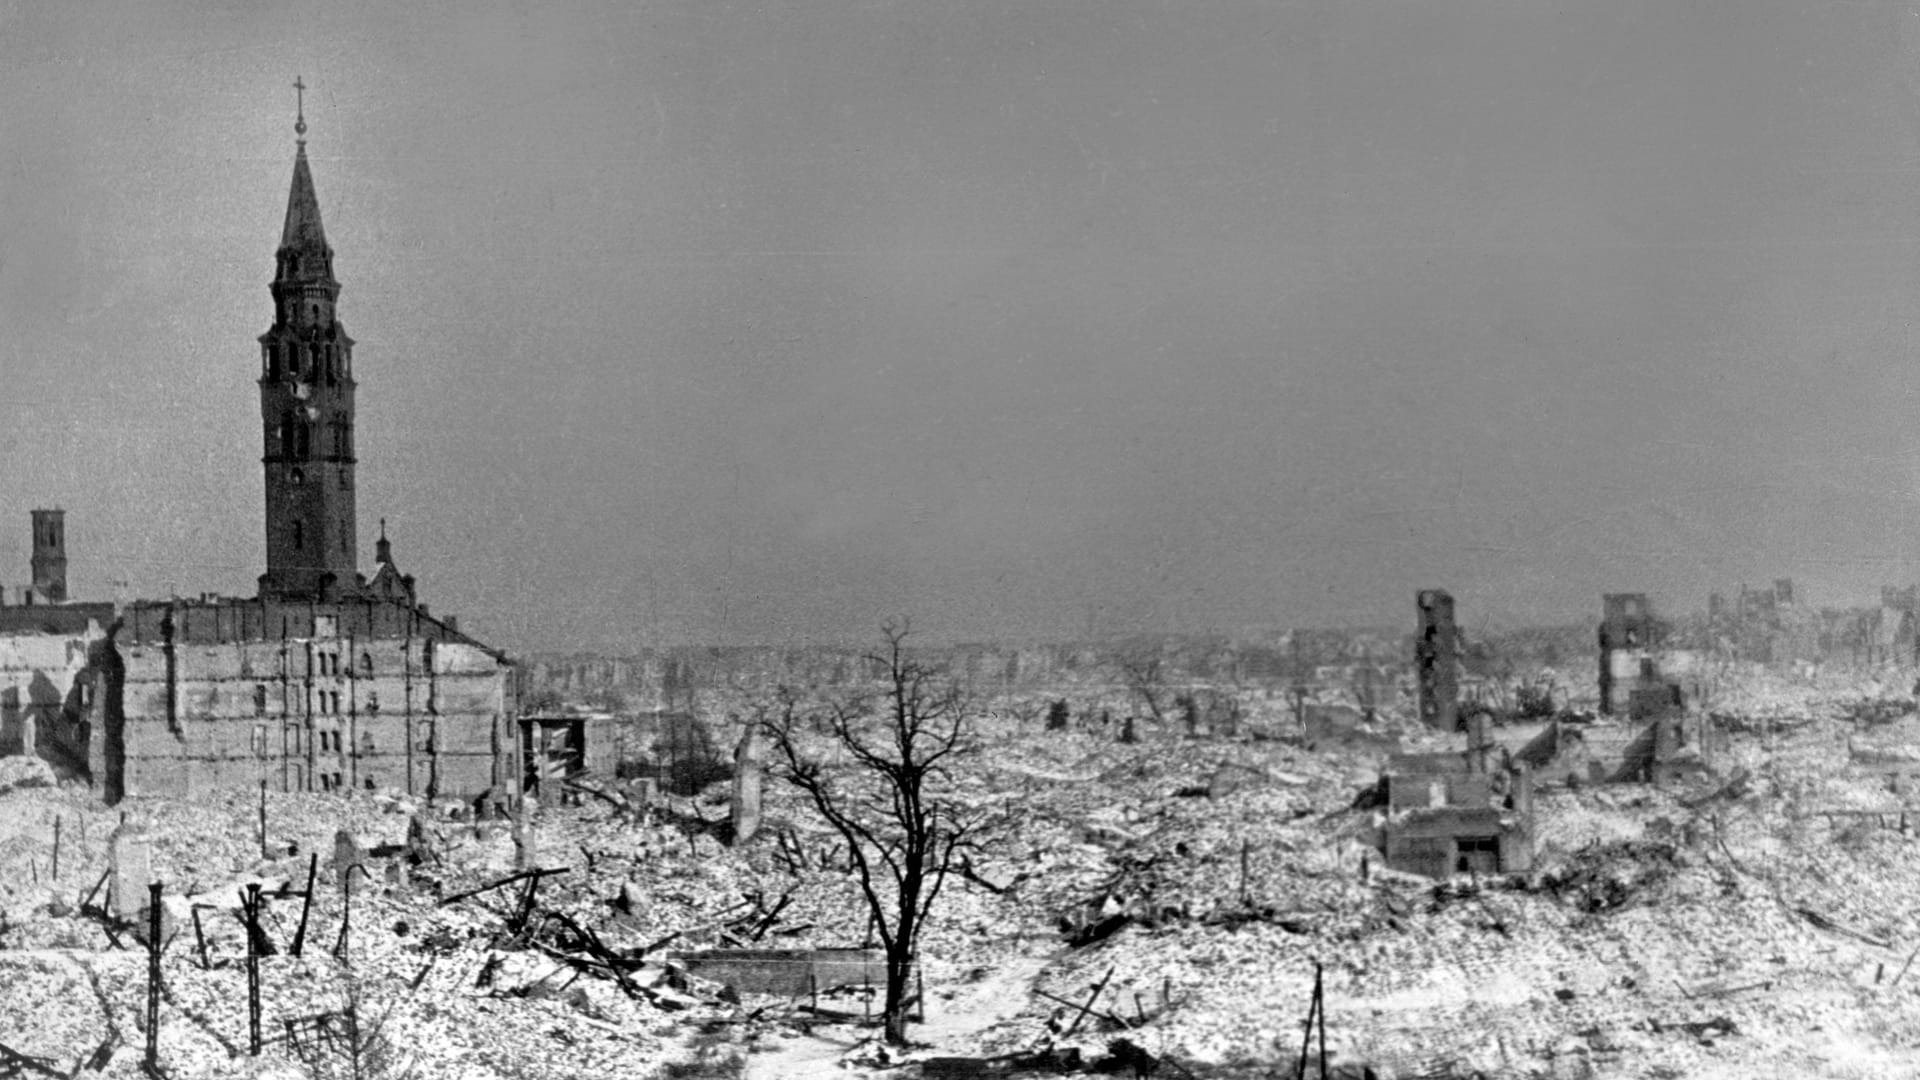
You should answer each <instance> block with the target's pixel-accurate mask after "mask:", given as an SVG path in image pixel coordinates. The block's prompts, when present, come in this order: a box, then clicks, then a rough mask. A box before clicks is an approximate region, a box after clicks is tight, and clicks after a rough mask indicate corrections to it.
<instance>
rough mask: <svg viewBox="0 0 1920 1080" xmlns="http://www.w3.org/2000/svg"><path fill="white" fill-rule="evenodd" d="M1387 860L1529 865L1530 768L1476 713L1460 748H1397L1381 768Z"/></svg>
mask: <svg viewBox="0 0 1920 1080" xmlns="http://www.w3.org/2000/svg"><path fill="white" fill-rule="evenodd" d="M1381 786H1382V787H1383V788H1384V791H1385V794H1386V818H1385V820H1384V822H1383V823H1382V825H1381V829H1380V848H1381V854H1382V855H1384V856H1385V857H1386V860H1387V865H1388V866H1390V867H1392V868H1393V869H1395V870H1399V871H1402V872H1404V873H1409V874H1424V875H1426V876H1427V877H1436V878H1440V877H1446V876H1448V875H1450V874H1465V873H1474V874H1507V873H1515V872H1520V871H1525V870H1529V869H1531V868H1532V866H1533V855H1534V851H1533V847H1534V841H1533V774H1532V771H1531V769H1530V768H1529V767H1528V765H1527V764H1525V763H1524V762H1521V761H1518V760H1516V759H1515V758H1514V757H1513V755H1511V754H1510V753H1509V752H1507V751H1506V749H1505V748H1504V747H1502V746H1501V745H1500V744H1499V743H1498V742H1497V741H1496V740H1495V739H1494V738H1493V737H1492V734H1491V722H1490V720H1489V718H1488V717H1487V715H1486V714H1485V713H1479V714H1475V715H1474V716H1473V717H1472V718H1471V720H1470V722H1469V724H1468V730H1467V741H1466V748H1465V749H1464V750H1463V751H1440V752H1434V753H1398V754H1394V755H1392V756H1391V757H1390V758H1389V759H1388V762H1387V768H1386V769H1385V771H1384V772H1383V774H1382V776H1381Z"/></svg>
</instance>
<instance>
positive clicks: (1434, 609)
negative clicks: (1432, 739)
mask: <svg viewBox="0 0 1920 1080" xmlns="http://www.w3.org/2000/svg"><path fill="white" fill-rule="evenodd" d="M1415 603H1416V605H1417V607H1418V608H1419V614H1420V626H1419V632H1418V635H1417V636H1416V637H1415V638H1414V643H1413V659H1414V667H1415V669H1416V672H1417V674H1418V678H1419V691H1420V722H1421V723H1422V724H1425V725H1426V726H1428V727H1430V728H1434V729H1436V730H1439V731H1457V730H1459V728H1460V633H1459V630H1458V628H1457V627H1456V626H1455V625H1454V621H1453V597H1452V596H1451V595H1449V594H1448V593H1447V592H1446V591H1445V590H1443V589H1422V590H1420V594H1419V596H1417V597H1416V598H1415Z"/></svg>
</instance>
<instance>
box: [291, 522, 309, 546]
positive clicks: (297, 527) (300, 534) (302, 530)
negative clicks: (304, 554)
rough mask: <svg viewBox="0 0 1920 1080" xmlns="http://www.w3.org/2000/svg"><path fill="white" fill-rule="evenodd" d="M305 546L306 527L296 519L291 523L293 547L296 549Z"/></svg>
mask: <svg viewBox="0 0 1920 1080" xmlns="http://www.w3.org/2000/svg"><path fill="white" fill-rule="evenodd" d="M306 546H307V530H306V527H305V526H303V525H302V524H301V523H300V522H298V521H296V522H294V523H293V549H294V550H295V551H298V550H300V549H301V548H303V547H306Z"/></svg>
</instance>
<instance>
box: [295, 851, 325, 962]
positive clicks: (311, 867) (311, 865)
mask: <svg viewBox="0 0 1920 1080" xmlns="http://www.w3.org/2000/svg"><path fill="white" fill-rule="evenodd" d="M319 869H320V853H319V852H314V853H313V854H311V855H308V856H307V891H306V892H305V893H303V894H302V895H301V898H300V929H298V930H295V931H294V932H293V949H292V952H293V955H295V956H299V955H300V946H301V945H304V944H305V943H306V940H307V912H308V911H311V910H312V909H313V875H314V873H315V872H316V871H318V870H319Z"/></svg>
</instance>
